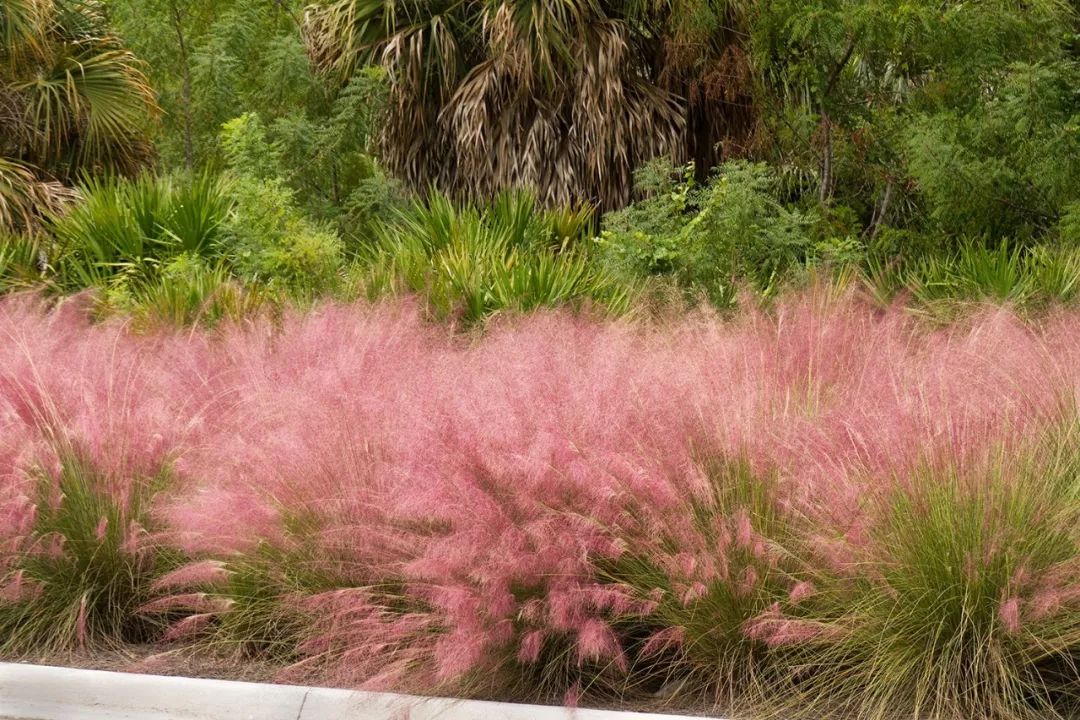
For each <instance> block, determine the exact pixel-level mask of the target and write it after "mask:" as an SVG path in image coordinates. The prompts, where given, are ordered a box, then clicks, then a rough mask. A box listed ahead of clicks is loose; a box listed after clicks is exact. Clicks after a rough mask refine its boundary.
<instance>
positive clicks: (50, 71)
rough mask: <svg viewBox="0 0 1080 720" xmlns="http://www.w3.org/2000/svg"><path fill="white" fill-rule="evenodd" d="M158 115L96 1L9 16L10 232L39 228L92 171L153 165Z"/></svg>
mask: <svg viewBox="0 0 1080 720" xmlns="http://www.w3.org/2000/svg"><path fill="white" fill-rule="evenodd" d="M156 110H157V107H156V105H155V103H154V100H153V91H152V89H151V88H150V86H149V84H148V82H147V79H146V77H145V76H144V75H143V72H142V66H141V64H140V63H139V61H138V60H137V59H136V58H135V57H134V56H133V55H132V54H131V53H130V52H129V51H128V50H127V49H126V48H125V47H124V46H123V45H122V44H121V43H120V41H119V40H118V38H117V37H116V36H115V35H114V34H113V33H112V31H111V29H110V28H109V26H108V24H107V22H106V20H105V16H104V13H103V8H102V5H101V4H100V3H99V2H96V1H95V0H87V1H85V2H78V3H70V2H62V1H59V0H57V1H53V0H48V1H44V2H43V1H41V0H5V2H4V7H3V8H2V9H0V228H7V229H17V230H20V229H21V230H36V229H37V225H38V222H39V220H40V218H41V216H43V215H45V214H47V213H48V212H50V211H55V210H57V209H58V208H59V207H60V206H61V205H62V204H63V203H64V202H65V201H67V200H69V199H71V193H70V190H68V189H66V188H65V186H64V184H62V183H71V182H72V181H73V180H74V179H75V178H77V177H78V176H79V174H80V173H82V172H83V171H87V170H96V171H100V170H109V171H113V172H130V171H133V170H135V169H136V168H138V167H140V166H142V165H143V164H144V163H145V161H146V160H147V156H148V148H147V146H146V143H145V137H146V134H147V132H148V130H149V125H150V122H151V120H152V118H153V116H154V115H155V113H156Z"/></svg>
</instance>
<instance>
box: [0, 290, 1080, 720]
mask: <svg viewBox="0 0 1080 720" xmlns="http://www.w3.org/2000/svg"><path fill="white" fill-rule="evenodd" d="M1078 389H1080V316H1078V315H1077V314H1075V313H1071V312H1062V313H1060V314H1056V315H1049V316H1045V317H1043V318H1041V319H1039V320H1038V321H1032V320H1029V321H1026V322H1022V321H1020V320H1018V319H1017V318H1016V317H1014V316H1012V315H1011V314H1010V313H1009V312H1008V311H1007V310H1000V309H987V310H986V311H984V312H982V313H981V314H978V315H976V316H975V317H972V318H970V319H968V320H965V321H964V322H963V323H962V324H957V325H954V326H951V327H949V328H944V329H943V328H940V327H929V326H927V325H925V324H921V323H920V321H918V320H917V319H913V318H911V317H910V316H909V315H907V314H905V312H904V311H903V310H901V309H896V310H889V311H881V310H879V309H874V308H872V307H870V306H868V305H864V304H863V303H861V302H860V301H859V300H858V298H856V297H853V296H845V297H842V298H839V299H837V298H829V297H828V295H827V294H825V293H820V294H819V293H813V292H811V293H808V294H805V295H802V296H800V297H793V298H790V299H788V300H785V301H783V302H781V303H780V304H779V305H778V306H777V307H775V308H772V309H771V310H769V311H767V312H765V311H758V312H747V313H744V314H743V315H741V316H739V317H738V318H737V319H733V320H722V319H719V318H717V317H715V316H712V315H709V314H702V315H698V316H691V317H687V318H685V319H683V320H681V321H678V322H675V323H668V324H666V325H663V326H656V325H650V324H647V323H644V322H634V321H629V320H626V321H596V320H590V319H587V318H583V317H580V316H574V315H571V314H563V313H558V312H552V313H546V314H545V313H541V314H534V315H531V316H527V317H522V318H516V319H506V320H504V321H503V322H500V323H496V324H495V325H494V326H492V327H490V328H489V329H488V330H487V332H486V333H485V334H484V335H483V336H479V335H468V336H463V335H460V334H453V333H451V332H450V331H448V330H446V329H445V328H441V327H439V326H435V325H431V324H429V323H426V322H424V321H423V320H422V318H421V316H420V314H419V313H418V312H416V311H415V310H414V309H413V308H411V307H409V306H407V305H383V306H374V307H372V306H362V305H352V306H325V307H321V308H319V309H316V310H314V311H311V312H308V313H305V314H296V315H293V316H288V317H285V318H284V319H283V320H281V321H280V322H275V323H271V322H265V323H263V322H261V321H253V322H250V323H247V324H245V325H243V326H231V327H220V328H218V329H217V330H216V331H214V332H213V333H206V332H203V331H190V330H189V331H183V332H179V331H176V332H169V333H159V334H154V335H140V334H134V333H131V332H129V331H128V330H127V329H126V328H125V327H124V326H123V325H122V324H120V323H119V322H115V321H113V322H106V323H103V324H91V323H90V322H88V321H87V320H86V319H85V314H84V313H83V312H81V311H80V310H79V308H78V307H77V306H76V305H75V304H69V305H65V306H61V307H60V308H59V309H54V310H46V309H45V308H43V307H42V306H41V305H40V304H39V302H38V301H36V300H34V299H27V298H9V299H6V300H3V301H2V302H0V648H2V649H3V651H4V652H5V653H7V654H14V653H23V652H29V651H33V650H36V649H40V648H43V647H52V648H60V649H63V648H73V647H80V646H85V647H100V646H103V645H108V644H122V643H130V642H156V643H160V644H161V646H162V648H163V649H166V648H171V647H175V646H176V644H177V643H194V644H196V645H198V646H205V647H208V648H214V649H222V648H225V649H228V650H230V651H232V652H234V653H235V654H236V657H237V658H238V659H243V658H244V657H257V658H269V659H273V660H274V661H276V662H279V663H281V667H282V679H283V680H294V679H296V680H301V679H302V680H304V681H308V682H310V681H317V682H326V683H333V684H346V685H356V686H364V687H374V688H383V689H385V688H392V689H398V690H406V691H413V692H421V693H454V694H459V695H483V696H489V697H503V698H511V699H534V698H540V699H550V698H556V699H558V700H564V699H565V700H567V701H570V702H577V701H578V700H579V699H582V698H584V699H585V701H588V700H589V699H590V698H601V699H610V698H613V697H615V698H622V699H629V700H634V701H638V702H641V703H656V702H660V701H664V702H671V703H675V704H684V703H685V704H693V705H696V706H698V707H700V706H702V705H703V704H704V705H706V706H709V707H717V708H721V709H722V710H723V711H725V712H729V713H733V714H738V713H740V712H748V713H750V712H753V713H762V714H765V713H769V712H785V713H789V714H791V713H793V712H794V711H798V712H799V713H802V714H805V715H807V716H810V717H820V716H821V715H822V714H823V713H826V712H828V713H833V712H836V713H840V716H843V717H858V718H862V717H865V718H891V717H904V718H913V717H917V718H922V717H926V718H971V717H980V718H1046V717H1055V716H1058V715H1060V716H1070V715H1072V714H1074V713H1075V712H1076V711H1077V707H1078V705H1080V704H1078V703H1077V694H1078V693H1077V690H1078V688H1080V685H1078V684H1077V683H1078V680H1080V679H1078V676H1077V672H1076V661H1077V658H1078V655H1080V444H1078V442H1077V440H1078V439H1080V432H1078V431H1080V425H1078V423H1077V415H1076V412H1075V404H1076V403H1075V400H1076V396H1077V391H1078ZM796 714H798V713H796Z"/></svg>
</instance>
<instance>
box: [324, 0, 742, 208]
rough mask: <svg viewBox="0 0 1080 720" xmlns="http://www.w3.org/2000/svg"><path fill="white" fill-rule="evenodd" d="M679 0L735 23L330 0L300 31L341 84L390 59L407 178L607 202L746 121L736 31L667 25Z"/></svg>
mask: <svg viewBox="0 0 1080 720" xmlns="http://www.w3.org/2000/svg"><path fill="white" fill-rule="evenodd" d="M688 2H689V3H696V4H699V5H704V6H708V7H709V8H710V9H711V10H713V11H715V12H714V20H715V25H716V27H727V26H731V24H732V23H734V22H737V21H738V20H739V18H738V17H737V16H736V14H735V10H734V6H733V5H731V4H730V3H727V2H724V0H330V1H329V2H326V3H322V4H319V5H315V6H312V7H311V8H309V10H308V13H307V19H306V23H305V33H306V38H307V42H308V47H309V51H310V53H311V56H312V59H313V60H314V62H315V64H316V66H318V67H320V68H322V69H323V70H324V71H326V72H327V73H330V74H331V75H336V76H337V77H338V78H339V79H340V80H341V81H342V82H344V81H345V80H346V79H347V78H348V77H349V76H350V75H351V74H352V73H353V72H354V71H355V70H356V68H357V67H358V66H359V65H362V64H365V63H373V62H377V63H381V64H382V65H383V66H384V67H385V68H386V69H387V70H388V74H389V79H390V103H389V110H388V113H387V118H386V123H385V125H384V132H383V138H382V140H383V153H384V156H385V159H386V161H387V163H388V165H389V166H390V167H391V169H392V170H393V171H394V172H396V173H397V174H399V175H400V176H402V177H403V178H404V179H405V180H406V181H408V182H409V183H410V184H412V185H414V186H415V187H418V188H425V187H427V186H428V185H431V184H434V185H436V186H438V187H440V188H442V189H443V190H445V191H447V192H449V193H451V194H454V195H467V196H473V197H490V196H493V195H494V194H495V193H497V192H498V191H499V190H502V189H505V188H508V187H516V186H524V187H529V188H532V189H533V190H534V191H535V192H536V193H537V195H538V196H539V197H540V199H541V200H543V201H544V202H546V203H548V204H561V203H568V202H571V201H574V200H579V199H587V200H591V201H593V202H595V203H597V204H599V205H601V206H603V207H614V206H619V205H622V204H625V203H626V202H627V201H628V200H629V198H630V192H631V185H632V182H631V180H632V173H633V170H634V168H636V167H637V166H639V165H641V164H642V163H644V162H645V161H646V160H648V159H650V158H652V157H655V156H658V155H672V156H676V157H682V156H691V157H692V156H695V155H700V156H702V157H703V158H704V159H705V162H706V163H707V164H706V165H705V167H706V168H707V167H709V166H711V164H713V163H712V161H713V160H715V157H714V156H715V155H716V153H717V152H718V144H719V143H720V142H721V141H723V140H724V139H726V138H728V137H729V136H734V135H735V134H741V135H743V136H745V134H746V132H747V128H748V127H749V123H747V122H746V119H745V117H743V116H746V115H747V112H746V110H745V107H746V105H747V103H745V102H742V101H743V99H744V98H743V94H742V93H743V91H742V90H741V89H739V88H737V87H736V86H737V85H739V84H742V85H743V86H745V84H746V78H743V77H740V76H738V75H737V73H733V71H732V68H734V67H735V66H736V65H738V63H737V62H732V61H731V59H732V57H734V55H733V54H732V53H736V54H738V53H739V52H741V51H738V49H737V48H738V43H737V42H736V41H737V37H736V36H733V35H731V34H730V33H729V34H728V35H724V34H723V33H719V34H717V33H716V32H712V31H710V32H708V33H705V34H704V35H703V36H701V37H698V36H697V35H695V33H697V32H698V30H697V29H696V28H694V29H691V28H684V27H679V26H676V25H675V24H673V22H672V18H673V17H675V16H677V15H678V16H680V17H681V16H682V15H683V14H684V13H683V11H684V8H682V7H676V6H682V5H684V4H686V3H688ZM717 4H719V7H715V8H714V7H713V6H714V5H717ZM699 16H700V13H699V14H698V15H695V17H699ZM716 71H719V72H720V74H716ZM740 103H741V104H740ZM725 106H729V107H725ZM733 110H734V111H733ZM736 126H738V127H736Z"/></svg>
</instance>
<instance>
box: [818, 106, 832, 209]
mask: <svg viewBox="0 0 1080 720" xmlns="http://www.w3.org/2000/svg"><path fill="white" fill-rule="evenodd" d="M821 121H822V123H824V125H825V149H824V150H823V151H822V154H821V185H820V187H819V188H818V202H820V203H821V204H822V205H825V204H826V203H828V202H829V200H831V199H832V165H833V139H832V121H831V120H830V119H829V115H828V113H826V112H825V111H824V110H822V111H821Z"/></svg>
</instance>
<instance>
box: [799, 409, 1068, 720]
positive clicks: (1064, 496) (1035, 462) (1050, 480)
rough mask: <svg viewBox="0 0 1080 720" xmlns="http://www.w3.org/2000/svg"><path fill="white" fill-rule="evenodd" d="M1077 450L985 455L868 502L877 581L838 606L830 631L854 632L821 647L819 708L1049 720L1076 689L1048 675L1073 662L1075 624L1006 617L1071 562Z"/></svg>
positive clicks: (859, 713)
mask: <svg viewBox="0 0 1080 720" xmlns="http://www.w3.org/2000/svg"><path fill="white" fill-rule="evenodd" d="M1077 447H1078V446H1077V445H1076V435H1075V429H1072V430H1068V429H1066V430H1059V431H1057V432H1056V433H1051V436H1050V437H1049V438H1048V439H1045V440H1043V441H1040V442H1038V443H1034V444H1033V445H1032V446H1029V447H1024V448H1020V449H1017V448H1005V447H1000V446H995V447H992V448H989V449H987V450H986V451H985V453H984V454H981V455H980V456H979V457H978V458H972V459H971V461H970V462H967V463H966V467H961V466H960V464H959V462H957V464H954V465H949V466H946V467H935V468H930V467H925V468H923V469H922V470H921V471H920V472H919V473H918V474H917V475H916V476H915V477H914V478H912V481H911V483H910V486H908V485H903V486H900V487H899V488H898V489H897V490H896V491H894V493H892V494H890V495H889V496H887V497H884V498H881V499H880V500H879V501H878V502H879V507H878V509H879V511H880V519H879V521H878V522H876V523H875V524H874V527H873V529H872V530H871V536H872V538H871V541H870V542H869V543H867V547H870V548H874V549H875V550H874V553H875V556H874V557H869V558H867V561H868V562H870V563H874V564H875V565H877V566H879V567H881V568H883V569H884V573H883V576H882V577H877V578H874V577H867V578H858V579H856V580H854V582H853V584H852V586H851V587H850V592H851V595H850V596H847V597H844V596H839V597H838V601H839V602H840V604H841V607H842V610H843V615H842V616H841V619H840V620H839V627H843V628H850V630H845V631H844V633H843V634H842V635H840V636H838V642H836V643H835V644H830V645H829V646H828V648H827V649H823V650H822V652H823V653H825V654H824V655H823V656H822V657H821V659H820V660H819V664H818V666H819V667H821V668H825V671H824V672H823V673H822V674H821V675H820V676H819V677H818V680H819V681H820V682H821V686H820V688H821V690H820V691H821V693H822V696H821V697H820V699H821V700H822V702H823V703H824V704H826V705H827V704H828V703H829V701H830V700H831V699H832V698H835V697H836V696H837V695H840V694H843V695H846V696H847V697H849V698H851V699H852V705H853V706H854V707H850V708H848V712H850V713H851V714H852V715H854V716H856V717H884V716H886V715H887V714H888V713H889V712H891V711H892V710H893V709H894V708H897V707H914V708H918V713H919V715H920V716H923V715H925V716H926V717H982V718H999V717H1002V718H1032V719H1034V718H1045V717H1059V715H1058V713H1057V712H1056V711H1055V708H1054V707H1053V704H1054V703H1055V701H1058V702H1060V700H1061V698H1062V697H1063V696H1071V693H1072V689H1070V688H1069V687H1068V686H1067V685H1066V684H1062V683H1064V682H1065V681H1063V680H1058V679H1057V678H1058V677H1064V675H1065V674H1066V672H1065V671H1062V669H1063V668H1064V667H1066V666H1067V665H1068V663H1071V662H1072V660H1071V659H1070V657H1069V656H1068V652H1069V650H1068V648H1069V647H1070V646H1073V645H1074V644H1075V642H1076V638H1077V637H1078V632H1080V627H1078V625H1077V615H1076V614H1075V613H1073V612H1045V613H1041V614H1040V613H1039V612H1034V611H1028V612H1026V613H1025V614H1024V615H1023V616H1021V617H1022V618H1023V622H1022V625H1021V623H1020V620H1018V619H1017V618H1016V617H1012V618H1010V617H1009V614H1008V613H1007V612H1006V611H1005V610H1004V608H1007V607H1008V605H1009V603H1010V601H1013V602H1016V603H1019V604H1020V605H1021V606H1023V607H1025V608H1031V607H1033V606H1037V603H1038V593H1039V587H1038V585H1039V579H1040V578H1045V577H1048V576H1053V574H1054V573H1058V572H1061V571H1062V569H1063V568H1065V567H1068V566H1070V564H1071V563H1072V562H1073V561H1072V558H1073V557H1074V556H1075V553H1076V552H1077V549H1078V546H1077V537H1076V534H1075V532H1074V530H1075V528H1076V527H1077V525H1076V519H1077V518H1076V517H1075V515H1076V512H1077V508H1078V507H1080V506H1078V505H1077V503H1076V500H1077V493H1078V491H1080V487H1078V485H1077V479H1078V478H1080V464H1078V463H1080V457H1078V455H1077ZM1044 600H1045V598H1044ZM1033 604H1034V605H1033ZM1062 663H1064V664H1065V665H1061V664H1062ZM1055 666H1057V667H1055ZM1059 671H1060V672H1059ZM1063 694H1064V695H1063ZM844 714H847V713H844Z"/></svg>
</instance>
